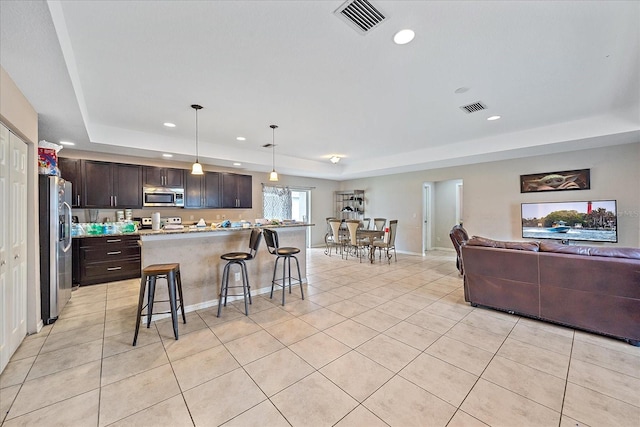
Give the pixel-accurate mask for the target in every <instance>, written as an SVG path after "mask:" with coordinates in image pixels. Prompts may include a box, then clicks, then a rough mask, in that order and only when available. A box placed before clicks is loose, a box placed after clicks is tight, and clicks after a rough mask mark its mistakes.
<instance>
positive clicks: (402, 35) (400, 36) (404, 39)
mask: <svg viewBox="0 0 640 427" xmlns="http://www.w3.org/2000/svg"><path fill="white" fill-rule="evenodd" d="M415 36H416V33H414V32H413V30H400V31H398V32H397V33H396V35H395V36H393V41H394V42H395V44H407V43H409V42H410V41H411V40H413V38H414V37H415Z"/></svg>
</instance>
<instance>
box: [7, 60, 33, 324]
mask: <svg viewBox="0 0 640 427" xmlns="http://www.w3.org/2000/svg"><path fill="white" fill-rule="evenodd" d="M0 94H2V96H0V120H1V121H2V122H3V123H4V124H5V125H6V126H7V127H8V128H9V129H10V130H11V131H12V132H14V133H15V134H16V135H18V136H20V138H21V139H22V140H23V141H25V142H26V143H27V147H28V153H27V159H28V161H29V165H28V168H27V174H28V175H27V212H28V217H27V266H28V268H27V332H28V333H34V332H37V331H38V330H39V329H40V327H42V319H41V317H42V316H41V312H40V271H39V268H37V266H38V265H39V237H38V167H37V154H38V149H37V147H38V114H37V113H36V110H34V108H33V107H32V106H31V104H30V103H29V101H28V100H27V99H26V98H25V97H24V95H23V94H22V92H20V90H19V89H18V87H17V86H16V85H15V83H14V82H13V80H12V79H11V77H10V76H9V75H8V74H7V73H6V72H5V70H4V68H2V67H0ZM3 226H4V225H3Z"/></svg>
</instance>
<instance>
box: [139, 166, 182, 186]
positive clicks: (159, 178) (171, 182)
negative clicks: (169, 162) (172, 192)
mask: <svg viewBox="0 0 640 427" xmlns="http://www.w3.org/2000/svg"><path fill="white" fill-rule="evenodd" d="M184 173H185V171H184V169H173V168H158V167H155V166H144V167H143V177H144V178H143V183H144V185H148V186H152V187H169V188H184Z"/></svg>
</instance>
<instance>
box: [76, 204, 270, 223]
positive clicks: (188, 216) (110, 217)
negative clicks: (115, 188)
mask: <svg viewBox="0 0 640 427" xmlns="http://www.w3.org/2000/svg"><path fill="white" fill-rule="evenodd" d="M116 210H119V209H99V210H98V222H105V221H106V222H114V221H115V220H116ZM120 210H121V209H120ZM154 212H160V216H161V217H163V218H166V217H176V216H179V217H180V218H182V223H183V224H185V225H190V224H195V223H196V222H198V220H200V218H203V219H204V220H205V221H206V222H208V223H210V222H221V221H224V220H225V219H228V220H230V221H239V220H245V221H249V222H251V223H253V222H254V221H255V220H256V219H257V218H262V210H260V212H258V211H257V210H255V209H179V208H177V209H171V208H162V209H153V208H145V209H133V217H134V218H139V217H149V218H150V217H151V214H152V213H154ZM73 215H74V216H77V217H78V221H79V222H89V209H79V208H78V209H73Z"/></svg>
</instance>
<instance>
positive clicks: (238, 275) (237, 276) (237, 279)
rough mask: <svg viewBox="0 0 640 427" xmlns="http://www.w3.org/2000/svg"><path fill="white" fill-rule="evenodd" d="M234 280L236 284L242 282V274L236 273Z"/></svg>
mask: <svg viewBox="0 0 640 427" xmlns="http://www.w3.org/2000/svg"><path fill="white" fill-rule="evenodd" d="M233 280H235V281H236V282H239V281H240V273H235V275H234V276H233Z"/></svg>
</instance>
